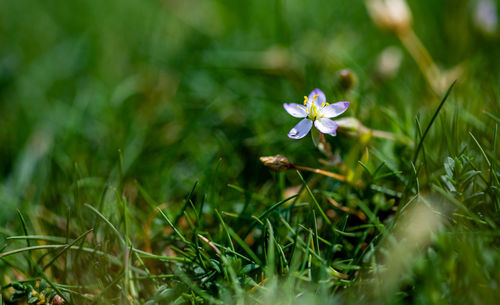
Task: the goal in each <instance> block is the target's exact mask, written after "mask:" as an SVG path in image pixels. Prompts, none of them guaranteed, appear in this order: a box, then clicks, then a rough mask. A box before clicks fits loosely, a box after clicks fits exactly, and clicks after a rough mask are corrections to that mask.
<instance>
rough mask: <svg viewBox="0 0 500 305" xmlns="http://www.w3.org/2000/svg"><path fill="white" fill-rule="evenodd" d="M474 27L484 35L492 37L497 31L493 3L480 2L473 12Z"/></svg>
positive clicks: (489, 1)
mask: <svg viewBox="0 0 500 305" xmlns="http://www.w3.org/2000/svg"><path fill="white" fill-rule="evenodd" d="M474 25H475V26H476V28H477V29H478V30H479V31H481V32H482V33H483V34H485V35H493V34H495V33H496V32H497V30H498V16H497V7H496V5H495V2H493V1H491V0H480V1H479V2H478V3H477V5H476V8H475V10H474Z"/></svg>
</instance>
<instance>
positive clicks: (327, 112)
mask: <svg viewBox="0 0 500 305" xmlns="http://www.w3.org/2000/svg"><path fill="white" fill-rule="evenodd" d="M347 107H349V102H338V103H335V104H331V105H328V106H326V107H323V108H321V109H320V110H319V112H318V115H319V116H320V117H321V116H325V117H327V118H333V117H336V116H339V115H341V114H342V113H344V112H345V111H346V110H347Z"/></svg>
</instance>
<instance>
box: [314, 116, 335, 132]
mask: <svg viewBox="0 0 500 305" xmlns="http://www.w3.org/2000/svg"><path fill="white" fill-rule="evenodd" d="M314 126H316V128H318V130H319V131H321V132H322V133H327V134H331V135H333V136H334V135H335V134H336V133H337V128H338V126H337V123H335V122H334V121H332V120H330V119H327V118H322V119H319V120H316V121H314Z"/></svg>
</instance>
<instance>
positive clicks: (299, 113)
mask: <svg viewBox="0 0 500 305" xmlns="http://www.w3.org/2000/svg"><path fill="white" fill-rule="evenodd" d="M283 107H284V108H285V110H286V112H288V113H289V114H290V115H291V116H294V117H296V118H305V117H306V116H307V112H306V106H304V105H299V104H295V103H290V104H287V103H285V104H283Z"/></svg>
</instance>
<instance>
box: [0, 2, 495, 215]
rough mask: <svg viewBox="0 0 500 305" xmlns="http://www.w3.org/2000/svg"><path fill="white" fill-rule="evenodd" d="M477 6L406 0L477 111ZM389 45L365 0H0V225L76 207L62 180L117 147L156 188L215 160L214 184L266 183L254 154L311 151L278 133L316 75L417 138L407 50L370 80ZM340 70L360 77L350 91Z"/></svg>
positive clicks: (99, 173) (483, 93)
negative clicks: (340, 83) (43, 210)
mask: <svg viewBox="0 0 500 305" xmlns="http://www.w3.org/2000/svg"><path fill="white" fill-rule="evenodd" d="M476 4H477V2H476V1H467V0H460V1H457V0H449V1H433V0H428V1H410V2H409V6H410V8H411V10H412V12H413V19H414V27H415V31H416V32H417V34H418V35H419V36H420V38H421V39H422V41H423V43H424V45H426V46H427V48H428V49H429V50H430V53H431V54H432V56H433V57H434V59H435V61H436V62H437V63H438V64H439V65H441V66H442V67H444V68H451V67H453V66H455V65H457V64H461V65H463V66H464V67H465V70H466V73H465V75H464V76H463V77H462V79H461V80H460V81H461V88H460V90H461V95H460V96H461V98H460V100H459V101H458V102H457V103H459V107H460V108H462V109H465V110H468V111H471V113H472V114H473V115H482V111H483V110H484V109H489V112H491V113H495V111H497V110H498V101H497V99H496V97H497V96H498V90H499V86H498V83H499V71H498V70H499V69H498V67H499V64H500V63H499V61H500V59H499V57H498V54H500V47H499V43H498V35H497V36H491V35H490V36H487V35H483V34H482V33H481V31H478V29H477V27H476V26H475V25H474V19H473V18H474V16H473V15H474V7H475V5H476ZM388 46H396V47H400V44H399V42H398V40H397V39H396V38H395V37H394V36H393V35H391V34H390V33H385V32H381V31H380V30H379V29H378V28H376V27H375V26H374V25H373V24H372V22H371V20H370V18H369V16H368V13H367V12H366V9H365V7H364V3H363V1H340V0H339V1H330V2H325V1H307V2H306V1H298V0H274V1H224V0H220V1H208V0H207V1H131V0H120V1H114V0H110V1H88V0H75V1H65V2H64V1H54V0H49V1H29V0H16V1H11V0H7V1H2V2H1V3H0V114H1V120H0V143H1V145H0V181H1V184H0V201H1V204H2V213H1V214H0V224H2V225H5V224H6V222H8V220H9V219H11V218H12V215H13V213H14V211H15V209H16V208H26V207H33V206H35V204H36V203H43V204H44V205H46V206H47V207H49V208H50V209H58V206H59V205H60V203H64V204H66V205H72V204H74V202H72V200H74V199H73V198H71V197H72V194H68V190H70V188H68V186H70V185H72V183H74V182H75V181H76V180H78V179H81V178H89V179H87V180H86V183H88V184H92V183H100V182H102V181H101V180H102V179H103V181H108V179H110V178H108V177H112V176H113V175H115V176H116V168H117V164H118V160H119V154H118V150H119V149H120V150H121V151H122V152H123V163H124V171H125V176H126V177H128V178H129V179H137V180H138V181H140V183H141V184H143V185H144V186H146V188H147V189H148V190H149V191H150V192H151V195H152V196H154V197H155V198H157V199H158V200H159V201H163V200H170V199H175V198H179V197H182V196H185V194H186V193H187V192H188V191H189V189H190V188H191V186H192V184H193V182H194V181H196V180H197V179H198V177H199V176H200V173H202V172H204V171H206V170H207V169H209V168H211V167H213V166H214V164H215V163H216V162H217V160H219V159H220V160H221V166H220V176H219V178H218V179H220V180H222V182H223V183H222V184H223V185H224V184H226V183H235V184H240V185H244V186H245V187H248V188H252V187H255V186H257V185H261V184H263V183H264V182H265V181H266V180H268V179H269V177H270V176H269V174H268V173H267V171H266V170H265V169H263V167H261V166H260V165H257V163H258V157H259V156H262V155H269V154H276V153H282V154H285V155H287V156H293V159H294V160H303V162H302V163H308V162H309V163H310V162H311V161H312V160H314V157H317V156H318V155H315V154H316V152H314V149H312V145H311V140H310V137H307V138H306V139H304V140H301V141H292V140H290V139H288V138H287V136H286V134H287V132H288V131H289V129H290V128H291V127H293V125H294V124H295V123H296V120H295V119H293V118H291V117H290V116H289V115H288V114H287V113H286V112H285V111H284V110H283V108H282V102H284V101H287V102H299V103H300V102H301V101H302V96H304V95H306V94H308V92H309V91H310V90H312V89H313V88H316V87H319V88H322V89H323V90H324V91H325V92H326V94H327V98H328V100H330V101H337V100H349V101H351V107H350V108H349V111H348V113H346V115H349V116H355V117H357V118H358V119H360V120H361V121H362V122H363V123H364V124H365V125H367V126H370V127H372V128H379V129H385V130H388V131H394V132H396V133H401V134H407V135H409V136H412V133H413V132H414V129H413V128H414V127H413V126H414V118H415V116H416V114H417V112H418V111H422V112H424V113H428V112H426V111H429V112H430V111H431V110H432V109H433V107H435V106H436V103H437V100H436V99H435V98H434V97H433V96H432V95H431V93H430V91H429V90H428V89H427V88H426V84H425V81H424V79H423V77H422V75H421V74H420V73H419V71H418V69H417V67H416V65H415V63H414V61H413V60H412V59H411V57H409V56H408V54H407V53H406V52H404V51H403V49H401V51H402V52H403V53H402V54H403V59H402V63H401V68H400V70H399V72H398V74H397V75H396V77H394V78H392V79H388V80H384V81H378V80H377V78H376V68H377V67H376V61H377V57H378V56H379V54H380V52H381V51H382V50H384V48H386V47H388ZM343 68H350V69H351V70H352V71H354V73H355V74H356V75H357V77H358V86H357V87H356V88H355V89H354V90H353V91H351V92H349V93H346V92H344V91H342V90H339V88H338V87H337V86H336V75H337V73H338V72H339V71H340V70H341V69H343ZM471 120H472V119H471ZM335 143H336V144H335V145H337V143H338V145H352V143H349V142H345V141H344V142H343V141H342V140H339V141H338V142H337V140H336V142H335ZM110 173H111V174H110ZM110 175H111V176H110ZM88 200H91V199H88Z"/></svg>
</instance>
